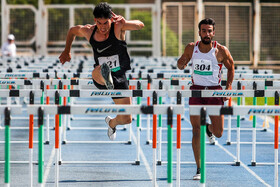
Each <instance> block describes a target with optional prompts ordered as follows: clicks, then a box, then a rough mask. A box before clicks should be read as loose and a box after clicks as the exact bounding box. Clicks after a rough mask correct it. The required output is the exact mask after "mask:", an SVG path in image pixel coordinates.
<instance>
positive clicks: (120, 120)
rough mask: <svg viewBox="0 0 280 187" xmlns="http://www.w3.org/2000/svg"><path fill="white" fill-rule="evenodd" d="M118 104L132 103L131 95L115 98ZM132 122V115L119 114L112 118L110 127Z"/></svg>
mask: <svg viewBox="0 0 280 187" xmlns="http://www.w3.org/2000/svg"><path fill="white" fill-rule="evenodd" d="M113 100H114V102H115V104H117V105H131V97H125V98H121V99H113ZM131 122H132V116H131V115H117V116H116V117H115V118H113V119H111V120H110V124H109V125H110V127H111V128H115V127H116V126H117V125H125V124H129V123H131Z"/></svg>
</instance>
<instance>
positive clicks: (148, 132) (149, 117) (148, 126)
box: [146, 114, 151, 144]
mask: <svg viewBox="0 0 280 187" xmlns="http://www.w3.org/2000/svg"><path fill="white" fill-rule="evenodd" d="M150 123H151V116H150V115H149V114H147V132H146V135H147V139H146V144H150V141H151V140H150V136H151V134H150Z"/></svg>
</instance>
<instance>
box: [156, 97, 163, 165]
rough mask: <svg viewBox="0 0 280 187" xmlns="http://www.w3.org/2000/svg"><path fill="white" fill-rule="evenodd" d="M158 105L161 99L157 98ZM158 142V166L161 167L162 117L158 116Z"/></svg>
mask: <svg viewBox="0 0 280 187" xmlns="http://www.w3.org/2000/svg"><path fill="white" fill-rule="evenodd" d="M159 104H160V105H161V104H162V97H159ZM158 131H159V140H158V162H157V163H158V165H161V145H162V115H161V114H159V122H158Z"/></svg>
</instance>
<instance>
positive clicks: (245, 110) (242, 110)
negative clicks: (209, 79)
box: [190, 92, 280, 186]
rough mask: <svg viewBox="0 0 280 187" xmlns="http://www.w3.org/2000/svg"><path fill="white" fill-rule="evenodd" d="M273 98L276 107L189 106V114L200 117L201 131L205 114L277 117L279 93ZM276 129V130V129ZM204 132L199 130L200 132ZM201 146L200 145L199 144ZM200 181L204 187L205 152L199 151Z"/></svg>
mask: <svg viewBox="0 0 280 187" xmlns="http://www.w3.org/2000/svg"><path fill="white" fill-rule="evenodd" d="M275 96H276V97H277V104H278V105H277V106H255V105H252V106H232V107H223V106H219V105H216V106H214V105H213V106H190V114H192V115H201V119H203V120H202V121H201V125H202V126H204V127H202V129H203V128H204V129H205V118H206V114H208V115H244V114H245V115H250V114H253V115H271V116H278V115H279V114H280V107H279V93H278V92H276V93H275ZM276 120H277V122H276ZM278 120H279V117H276V118H275V122H276V123H275V132H274V134H275V137H274V140H275V141H274V142H275V146H274V149H275V150H274V151H275V155H274V167H275V169H274V186H278V165H279V164H278V144H279V143H278V140H279V139H278V132H279V131H278V127H279V125H278ZM276 128H277V129H276ZM202 131H204V130H201V132H202ZM201 136H203V137H202V138H201V142H202V143H203V144H205V141H203V138H204V140H205V131H204V133H203V132H202V133H201ZM201 145H202V144H201ZM201 147H202V148H203V149H205V145H202V146H201ZM202 148H201V149H202ZM202 152H203V154H201V180H200V183H201V185H202V186H205V183H206V168H205V154H204V153H205V151H204V150H201V153H202Z"/></svg>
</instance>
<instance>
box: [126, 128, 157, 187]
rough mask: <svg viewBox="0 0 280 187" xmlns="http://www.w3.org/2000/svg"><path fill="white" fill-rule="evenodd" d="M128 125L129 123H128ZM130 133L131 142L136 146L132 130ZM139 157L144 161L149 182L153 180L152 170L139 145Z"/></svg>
mask: <svg viewBox="0 0 280 187" xmlns="http://www.w3.org/2000/svg"><path fill="white" fill-rule="evenodd" d="M130 125H131V124H130ZM131 135H132V139H133V142H134V143H135V145H136V146H137V141H136V136H135V134H134V132H133V130H132V131H131ZM140 157H141V158H142V160H143V162H144V165H145V168H146V170H147V173H148V175H149V178H150V180H151V182H153V180H152V178H153V173H152V170H151V168H150V165H149V163H148V161H147V158H146V156H145V154H144V152H143V150H142V148H141V146H140ZM156 186H157V185H156Z"/></svg>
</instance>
